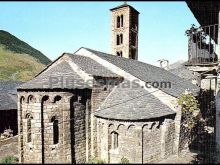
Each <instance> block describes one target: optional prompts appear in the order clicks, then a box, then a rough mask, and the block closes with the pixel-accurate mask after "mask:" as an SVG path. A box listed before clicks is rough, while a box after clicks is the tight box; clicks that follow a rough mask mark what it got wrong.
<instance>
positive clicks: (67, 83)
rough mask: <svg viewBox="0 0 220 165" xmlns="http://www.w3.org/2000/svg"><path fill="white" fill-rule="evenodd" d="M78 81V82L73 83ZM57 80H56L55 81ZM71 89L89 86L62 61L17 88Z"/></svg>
mask: <svg viewBox="0 0 220 165" xmlns="http://www.w3.org/2000/svg"><path fill="white" fill-rule="evenodd" d="M72 80H74V82H80V83H74V82H73V81H72ZM56 81H58V82H56ZM57 88H59V89H73V88H89V86H88V85H87V84H85V83H84V80H83V79H82V78H81V77H80V76H79V75H78V74H77V73H76V72H74V71H73V70H72V68H71V66H70V65H69V64H68V63H67V62H65V61H63V62H61V63H59V64H57V65H56V66H54V67H52V68H51V69H50V68H48V69H47V70H45V71H44V72H42V73H41V74H39V75H38V76H36V77H35V78H34V79H32V80H30V81H28V82H27V83H25V84H22V85H21V86H19V88H18V89H57Z"/></svg>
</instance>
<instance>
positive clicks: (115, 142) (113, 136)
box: [111, 132, 118, 149]
mask: <svg viewBox="0 0 220 165" xmlns="http://www.w3.org/2000/svg"><path fill="white" fill-rule="evenodd" d="M111 142H112V144H111V149H116V148H118V133H117V132H112V133H111Z"/></svg>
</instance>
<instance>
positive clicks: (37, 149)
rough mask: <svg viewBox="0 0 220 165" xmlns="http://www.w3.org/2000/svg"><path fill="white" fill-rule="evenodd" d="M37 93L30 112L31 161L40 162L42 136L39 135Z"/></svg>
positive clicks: (39, 114)
mask: <svg viewBox="0 0 220 165" xmlns="http://www.w3.org/2000/svg"><path fill="white" fill-rule="evenodd" d="M38 95H39V94H38V93H36V95H35V96H36V97H37V98H36V102H35V103H33V107H32V109H31V112H32V114H33V121H32V123H33V124H32V125H33V127H32V131H33V133H32V134H33V136H34V137H33V148H34V158H32V159H33V161H32V162H33V163H42V143H43V142H42V137H41V132H42V129H41V97H38ZM42 112H43V111H42Z"/></svg>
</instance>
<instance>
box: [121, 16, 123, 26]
mask: <svg viewBox="0 0 220 165" xmlns="http://www.w3.org/2000/svg"><path fill="white" fill-rule="evenodd" d="M123 24H124V16H123V15H121V27H123Z"/></svg>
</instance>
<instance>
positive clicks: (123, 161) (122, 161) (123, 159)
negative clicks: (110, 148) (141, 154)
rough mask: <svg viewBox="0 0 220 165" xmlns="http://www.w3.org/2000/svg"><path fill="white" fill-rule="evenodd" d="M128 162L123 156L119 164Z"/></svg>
mask: <svg viewBox="0 0 220 165" xmlns="http://www.w3.org/2000/svg"><path fill="white" fill-rule="evenodd" d="M128 163H129V160H128V159H127V158H125V157H124V156H123V157H122V158H121V164H128Z"/></svg>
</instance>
